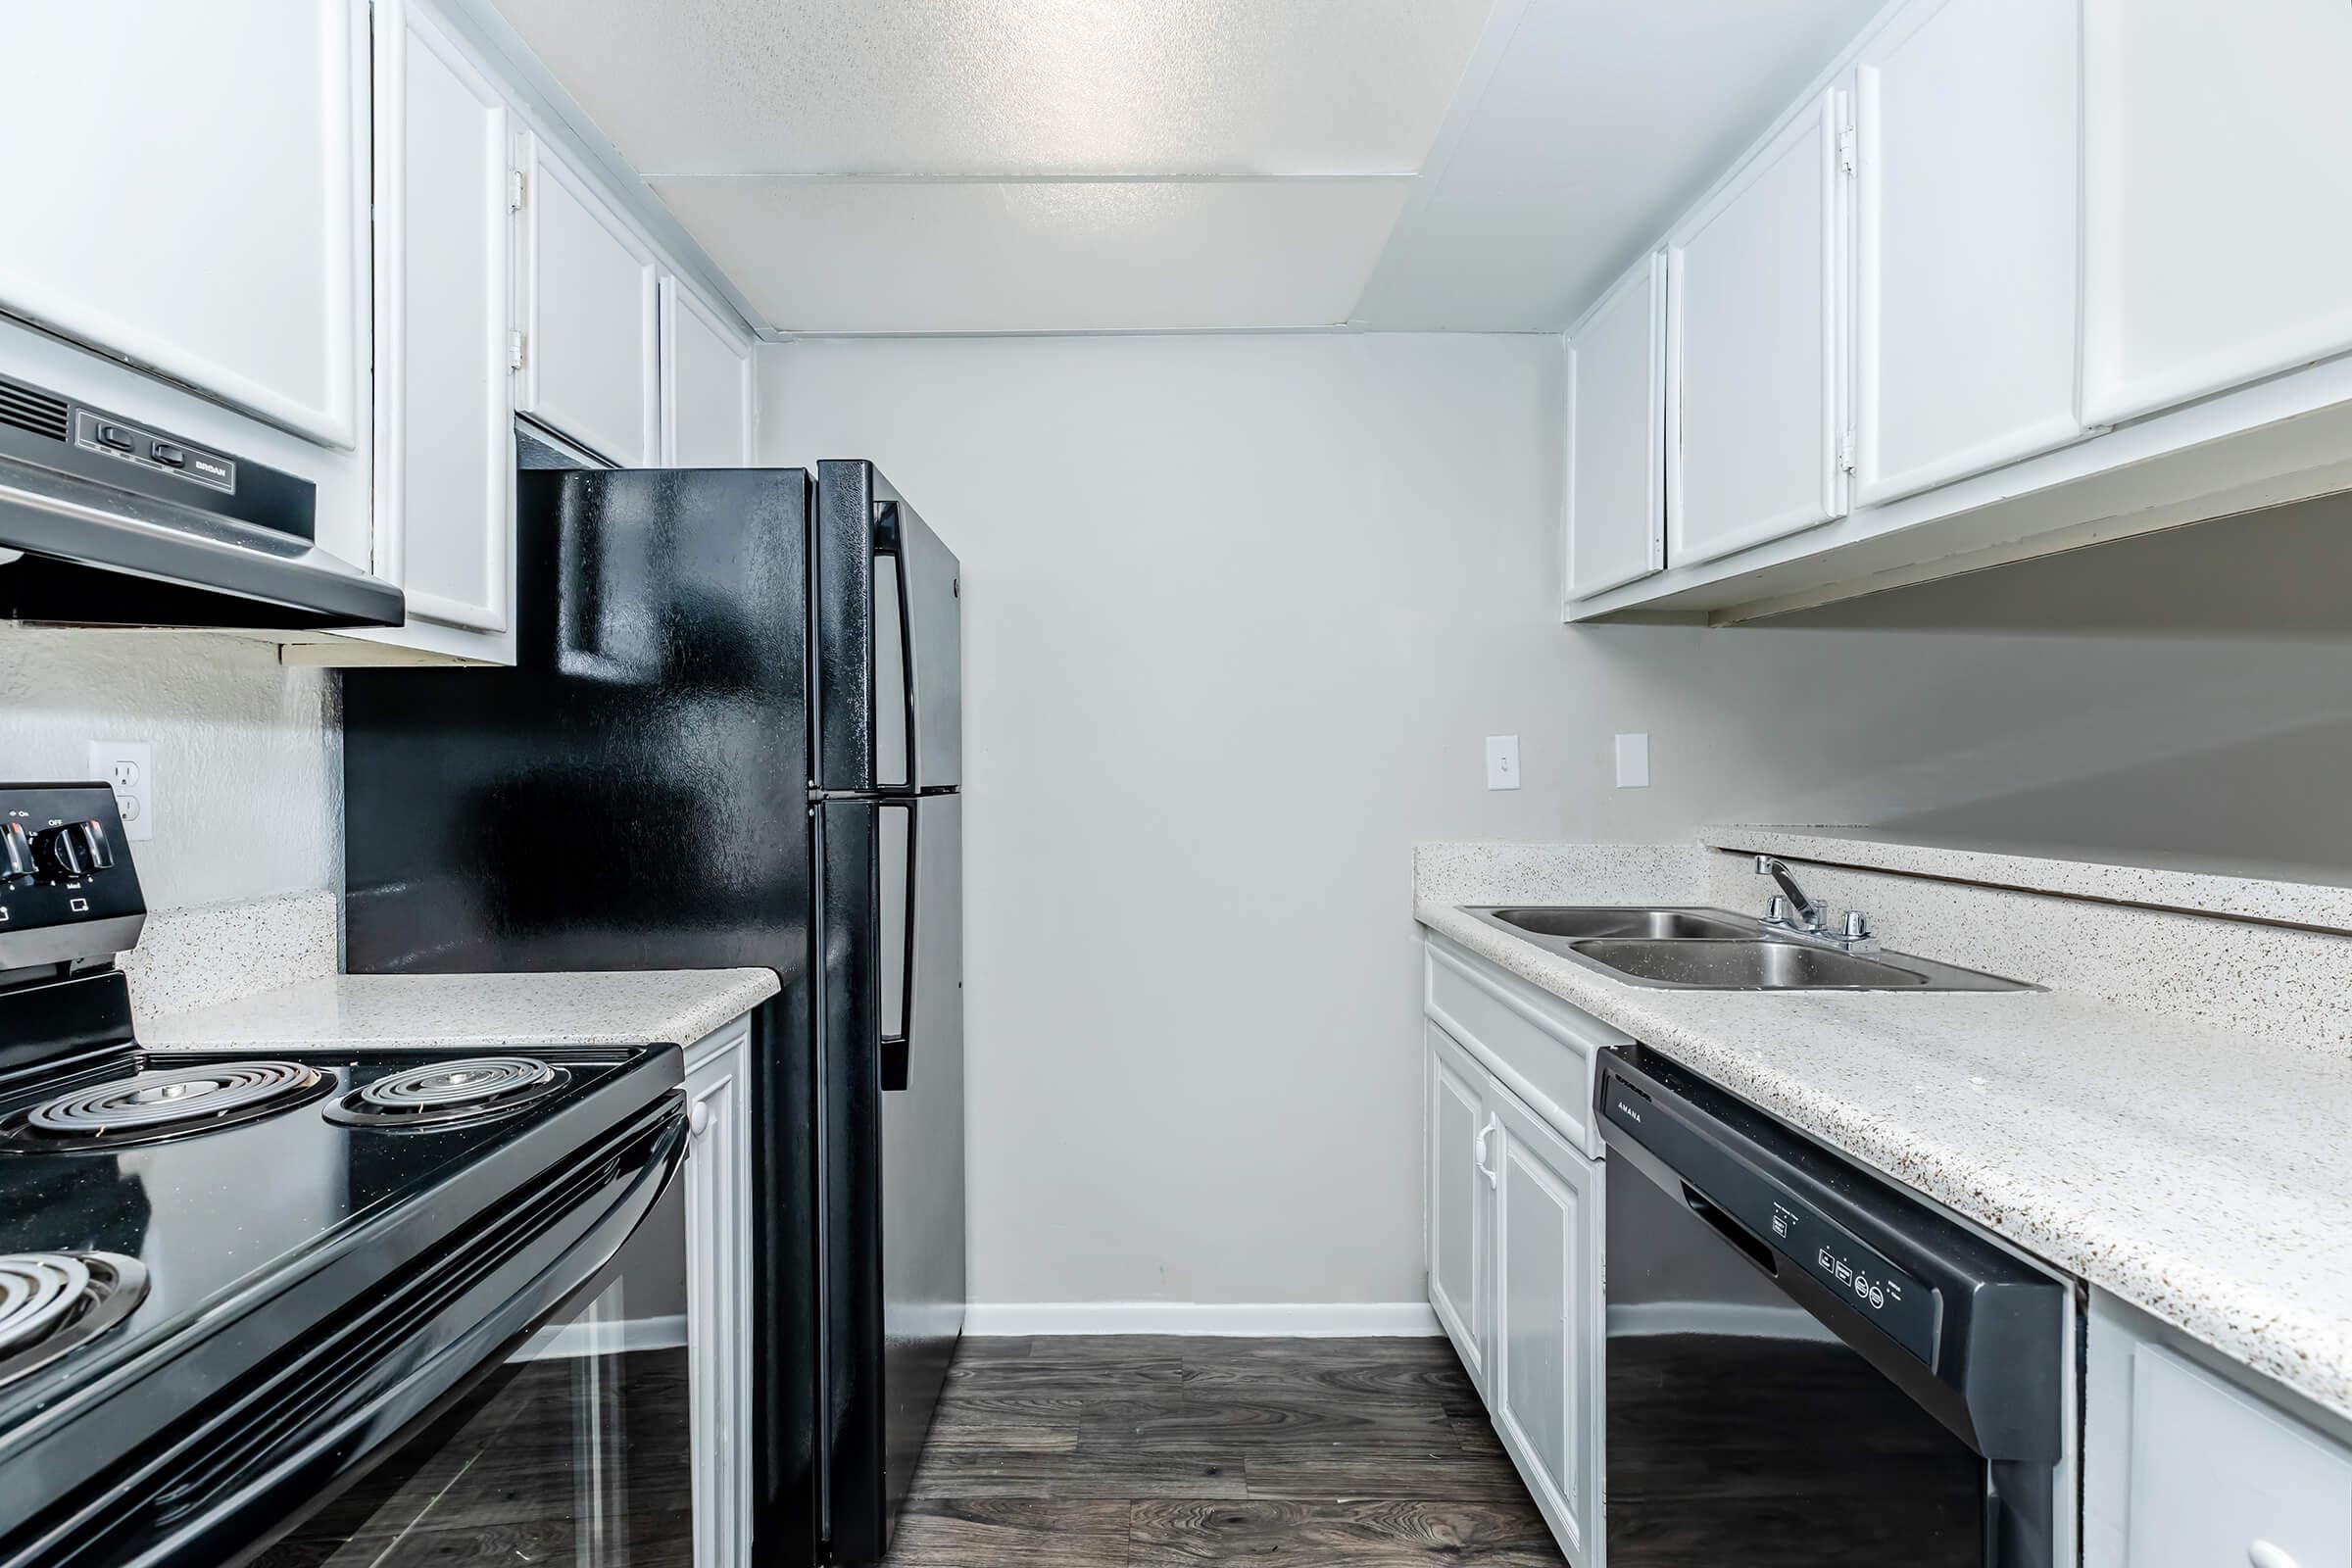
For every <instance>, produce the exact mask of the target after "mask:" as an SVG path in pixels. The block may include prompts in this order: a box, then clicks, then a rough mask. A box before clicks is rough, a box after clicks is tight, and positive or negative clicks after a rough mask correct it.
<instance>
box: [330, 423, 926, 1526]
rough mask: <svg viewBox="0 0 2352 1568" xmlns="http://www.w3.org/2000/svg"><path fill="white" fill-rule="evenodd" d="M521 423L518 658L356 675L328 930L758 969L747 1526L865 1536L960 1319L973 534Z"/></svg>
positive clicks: (880, 1517)
mask: <svg viewBox="0 0 2352 1568" xmlns="http://www.w3.org/2000/svg"><path fill="white" fill-rule="evenodd" d="M523 450H524V454H525V460H524V462H525V466H524V471H523V472H522V473H520V474H519V475H518V483H517V494H516V536H515V615H516V624H515V634H516V635H515V643H516V648H515V667H514V668H512V669H463V670H455V669H437V670H436V669H361V670H354V671H351V672H350V673H348V674H347V675H346V676H345V677H344V686H343V776H344V806H345V850H344V882H345V906H344V909H345V925H344V940H345V960H346V966H347V967H348V968H349V969H350V970H351V971H352V972H354V973H423V972H443V973H446V972H479V971H486V970H531V971H546V970H563V969H642V968H673V967H674V968H716V967H731V966H737V965H751V966H759V967H763V968H769V969H773V970H775V971H776V973H777V975H778V976H779V978H780V979H781V980H782V981H783V990H782V992H781V993H780V994H779V995H778V996H777V997H776V998H774V999H773V1000H772V1001H771V1002H769V1003H767V1004H765V1005H763V1006H762V1008H761V1009H760V1014H759V1015H758V1016H757V1018H756V1019H755V1029H754V1037H753V1038H754V1062H753V1069H752V1098H753V1115H754V1132H753V1139H752V1144H753V1163H754V1193H755V1198H754V1227H753V1228H754V1232H755V1236H756V1238H757V1240H756V1247H757V1253H758V1255H757V1256H755V1257H754V1259H753V1260H752V1271H753V1279H754V1281H755V1287H754V1294H755V1301H754V1310H753V1322H752V1327H751V1333H752V1346H751V1353H752V1367H753V1382H754V1400H753V1403H754V1431H753V1442H754V1451H755V1457H754V1463H753V1470H754V1505H753V1531H754V1542H753V1549H754V1560H756V1561H760V1562H766V1563H776V1564H797V1563H807V1562H839V1563H853V1564H854V1563H866V1562H872V1561H875V1560H877V1559H879V1558H880V1557H881V1556H882V1554H883V1552H884V1551H885V1550H886V1549H887V1547H888V1545H889V1542H890V1536H891V1527H892V1524H893V1521H894V1520H895V1518H896V1516H897V1513H898V1509H899V1505H900V1503H901V1502H902V1501H903V1500H904V1499H905V1496H906V1494H907V1483H908V1480H909V1478H910V1477H911V1475H912V1472H913V1468H914V1463H915V1460H916V1458H917V1456H918V1455H919V1453H920V1451H921V1448H922V1444H923V1440H924V1437H925V1435H926V1433H927V1432H928V1430H929V1427H930V1420H931V1413H932V1410H933V1408H934V1406H935V1405H936V1403H937V1401H938V1397H939V1392H940V1389H941V1387H942V1384H943V1383H944V1381H945V1378H946V1375H947V1365H948V1361H949V1359H950V1357H951V1356H952V1355H953V1353H954V1350H955V1347H956V1338H957V1336H958V1334H959V1333H960V1332H961V1328H962V1322H963V1308H964V1210H963V1003H962V950H963V932H962V818H961V803H960V797H959V795H958V783H959V778H960V753H961V727H962V726H961V716H960V715H961V684H962V682H961V669H960V664H961V654H960V628H961V615H960V604H961V600H960V585H959V583H958V580H957V571H958V568H957V564H956V557H955V555H954V554H953V553H952V552H951V551H949V549H948V548H947V547H946V546H945V545H944V544H942V543H941V542H940V540H939V537H938V536H937V535H936V534H934V533H933V532H932V531H931V530H930V528H929V527H927V526H926V525H925V524H924V522H923V520H922V518H921V517H919V516H917V515H915V513H914V511H913V509H912V508H910V507H909V506H907V503H906V502H905V500H903V499H902V498H901V497H900V496H899V495H898V494H897V493H896V492H895V491H894V490H893V489H892V488H891V487H890V486H889V484H888V483H887V482H885V481H884V479H883V478H882V476H881V475H880V474H879V473H877V472H876V471H875V470H874V468H873V466H871V465H870V464H866V463H848V462H845V463H822V464H819V465H818V466H817V468H816V473H815V475H814V477H813V479H812V478H811V477H810V476H809V473H808V472H807V471H806V470H804V469H799V468H785V469H633V470H613V469H597V468H588V467H566V466H560V465H561V464H562V463H564V461H566V460H564V459H563V458H560V457H557V456H555V455H554V454H553V452H552V449H550V448H548V447H546V446H544V445H542V444H540V443H538V442H535V441H529V440H526V441H525V442H524V443H523ZM534 462H539V463H544V464H547V465H549V466H544V467H534V466H532V464H533V463H534ZM685 1043H686V1042H680V1044H685Z"/></svg>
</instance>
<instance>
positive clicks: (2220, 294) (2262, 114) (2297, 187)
mask: <svg viewBox="0 0 2352 1568" xmlns="http://www.w3.org/2000/svg"><path fill="white" fill-rule="evenodd" d="M2082 21H2083V32H2082V51H2083V53H2082V85H2083V99H2084V101H2083V134H2084V138H2085V141H2084V148H2083V152H2084V158H2083V181H2084V184H2083V216H2084V220H2085V224H2086V228H2085V232H2084V235H2083V243H2084V258H2083V260H2084V267H2083V306H2084V311H2085V320H2084V341H2083V365H2082V371H2083V413H2084V417H2086V418H2088V419H2089V420H2090V421H2091V422H2092V423H2094V424H2108V423H2113V422H2114V421H2116V420H2119V419H2125V418H2129V417H2132V416H2134V415H2139V414H2146V413H2148V412H2150V411H2152V410H2155V409H2160V408H2164V407H2167V406H2169V405H2172V404H2177V403H2184V402H2187V401H2188V400H2190V399H2192V398H2197V397H2201V396H2204V395H2205V394H2207V393H2209V392H2216V391H2220V390H2222V389H2224V388H2226V387H2229V386H2233V385H2236V384H2237V383H2240V382H2243V381H2250V380H2253V379H2255V378H2256V377H2259V376H2263V375H2268V374H2271V373H2273V372H2275V371H2278V370H2284V369H2289V368H2293V367H2295V366H2298V365H2302V364H2305V363H2307V362H2309V361H2312V360H2317V359H2322V358H2325V357H2327V356H2328V355H2332V354H2340V353H2342V352H2344V351H2345V350H2346V349H2352V269H2347V267H2346V266H2345V258H2346V257H2347V256H2352V93H2347V92H2346V91H2345V90H2344V81H2345V74H2346V72H2347V69H2352V6H2346V5H2344V4H2342V3H2341V0H2237V3H2234V4H2231V5H2226V6H2217V5H2213V4H2210V3H2208V0H2083V19H2082Z"/></svg>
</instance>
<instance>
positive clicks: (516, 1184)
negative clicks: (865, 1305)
mask: <svg viewBox="0 0 2352 1568" xmlns="http://www.w3.org/2000/svg"><path fill="white" fill-rule="evenodd" d="M61 832H63V834H64V837H63V838H62V839H61V838H60V837H58V836H57V835H59V834H60V833H61ZM120 838H121V830H120V822H119V820H118V819H117V818H116V816H115V810H114V802H113V797H112V794H111V793H110V792H109V791H108V790H107V789H106V788H105V787H104V786H0V1564H8V1565H12V1568H13V1565H18V1564H26V1565H29V1564H76V1565H78V1564H84V1563H90V1564H96V1563H107V1564H115V1563H134V1562H135V1563H163V1562H185V1563H197V1562H202V1563H207V1564H213V1563H228V1562H244V1561H251V1560H255V1559H257V1558H260V1559H262V1560H267V1561H277V1560H287V1561H292V1560H297V1557H299V1553H297V1555H296V1556H284V1555H283V1553H284V1552H285V1551H286V1550H289V1549H292V1548H284V1547H280V1546H279V1545H278V1544H279V1543H281V1542H284V1541H288V1540H293V1541H296V1542H299V1541H300V1540H302V1539H303V1537H304V1535H305V1533H306V1531H311V1532H313V1533H316V1529H317V1527H316V1525H315V1520H316V1517H317V1516H319V1514H321V1512H322V1511H325V1510H328V1509H329V1505H330V1504H333V1503H334V1502H336V1500H337V1499H340V1498H344V1497H345V1496H346V1495H347V1494H349V1493H351V1492H352V1490H353V1488H354V1487H355V1485H356V1484H357V1483H359V1482H360V1481H361V1480H362V1479H363V1478H365V1477H366V1476H368V1474H369V1473H370V1472H372V1471H374V1470H375V1469H376V1468H377V1467H378V1466H379V1465H381V1464H383V1463H384V1462H385V1461H386V1460H388V1459H393V1458H395V1457H396V1456H402V1455H405V1456H406V1458H405V1460H404V1461H403V1462H404V1463H405V1464H406V1465H407V1467H408V1468H410V1469H415V1468H417V1461H418V1460H420V1459H421V1458H422V1457H424V1454H423V1452H422V1451H421V1450H422V1449H424V1448H430V1447H431V1446H432V1445H433V1444H435V1443H437V1442H439V1441H440V1435H441V1434H443V1433H444V1430H445V1429H448V1430H455V1429H456V1428H458V1427H461V1426H463V1425H465V1423H466V1421H469V1420H472V1419H474V1418H476V1417H477V1416H478V1415H479V1412H480V1410H481V1408H482V1407H483V1406H484V1405H485V1403H486V1402H491V1401H493V1399H494V1396H495V1393H496V1390H497V1389H498V1388H500V1387H502V1386H503V1385H504V1384H505V1383H506V1382H507V1381H509V1380H511V1379H513V1378H514V1377H515V1374H516V1372H517V1370H518V1369H519V1368H520V1367H521V1366H522V1365H523V1364H524V1363H525V1362H527V1361H529V1360H531V1359H533V1358H534V1357H537V1358H545V1357H548V1356H551V1355H563V1354H576V1353H583V1352H581V1351H580V1350H579V1347H582V1346H585V1347H586V1348H587V1350H586V1352H584V1353H589V1354H591V1355H593V1353H594V1352H595V1349H596V1347H597V1344H598V1341H597V1339H596V1337H595V1335H593V1334H590V1335H588V1336H586V1337H585V1338H583V1337H581V1336H580V1335H577V1334H574V1335H572V1336H571V1337H570V1338H569V1339H568V1340H566V1339H565V1336H564V1328H565V1325H566V1323H567V1322H568V1321H569V1318H570V1317H571V1316H573V1315H576V1314H577V1313H578V1312H579V1311H580V1310H581V1308H582V1304H583V1303H584V1302H593V1301H597V1300H601V1299H604V1298H605V1297H607V1296H609V1295H610V1294H611V1292H612V1290H613V1289H614V1288H615V1287H614V1281H615V1280H616V1279H618V1278H619V1277H620V1276H621V1275H622V1274H624V1273H625V1271H626V1270H625V1264H626V1259H625V1258H624V1256H623V1253H624V1251H626V1250H632V1249H633V1250H640V1251H642V1250H647V1249H646V1248H645V1247H644V1241H643V1233H644V1232H645V1231H646V1229H647V1227H649V1226H653V1227H657V1228H659V1227H662V1226H666V1227H669V1228H671V1229H675V1230H678V1231H679V1232H680V1235H679V1236H675V1237H669V1238H665V1239H663V1241H662V1244H661V1245H657V1246H655V1247H653V1248H652V1249H650V1250H652V1251H653V1252H655V1253H656V1254H657V1256H661V1255H670V1254H671V1252H672V1249H673V1248H676V1247H682V1224H683V1221H682V1215H681V1213H680V1212H679V1209H678V1204H677V1201H676V1200H677V1194H676V1190H675V1189H676V1183H675V1181H674V1179H673V1178H674V1176H675V1173H676V1170H677V1168H678V1163H679V1161H680V1160H681V1159H682V1158H683V1153H684V1149H685V1143H686V1118H685V1112H684V1105H683V1101H682V1097H681V1096H680V1095H679V1094H678V1092H677V1088H678V1084H679V1082H680V1076H681V1069H680V1055H679V1052H678V1050H677V1048H675V1047H674V1046H666V1045H653V1046H643V1047H622V1048H567V1049H559V1050H539V1049H532V1050H527V1051H524V1050H495V1051H482V1052H456V1051H448V1052H433V1053H426V1052H422V1051H419V1050H416V1049H395V1048H386V1049H381V1050H370V1051H367V1052H351V1051H284V1050H270V1051H268V1052H257V1053H252V1054H245V1053H238V1052H223V1051H207V1052H201V1053H199V1052H179V1051H173V1052H149V1051H145V1050H143V1049H141V1048H140V1046H139V1045H138V1042H137V1036H136V1032H135V1029H134V1028H133V1027H132V1021H131V1017H130V1007H129V1000H128V993H127V988H126V986H125V983H124V981H123V976H122V975H121V973H120V972H119V971H118V970H117V969H116V968H115V966H114V958H115V956H116V955H117V954H118V953H119V952H120V951H122V950H123V949H124V948H127V947H128V946H129V945H130V943H131V942H132V941H134V940H135V938H136V935H137V928H138V924H139V921H140V920H141V919H143V915H144V909H143V905H142V903H141V899H140V895H139V890H138V885H137V878H136V873H135V871H134V869H133V868H132V866H131V865H130V863H129V858H128V855H127V853H126V852H125V851H123V850H122V849H120V848H118V845H119V841H120ZM222 961H223V962H233V961H235V959H234V955H233V954H224V955H222ZM678 1255H682V1253H680V1254H678ZM608 1304H609V1303H608ZM566 1345H568V1346H570V1347H572V1348H571V1349H569V1350H565V1349H564V1348H563V1347H564V1346H566ZM551 1346H553V1347H557V1348H555V1349H551V1348H550V1347H551ZM420 1440H421V1446H420ZM587 1457H589V1458H594V1457H595V1456H593V1455H591V1456H587ZM362 1492H363V1494H364V1492H365V1489H362ZM601 1506H602V1505H601V1504H600V1503H598V1502H597V1501H596V1500H595V1499H590V1500H589V1501H587V1502H586V1503H583V1504H581V1505H580V1506H579V1507H577V1508H574V1507H573V1506H572V1504H571V1503H570V1502H566V1503H565V1504H564V1512H565V1517H566V1518H570V1517H571V1515H572V1514H575V1513H576V1514H581V1515H588V1514H595V1513H597V1512H598V1510H599V1508H600V1507H601ZM572 1528H573V1529H574V1531H575V1534H576V1530H577V1528H578V1521H577V1520H573V1522H572ZM379 1545H380V1544H379ZM273 1551H274V1552H278V1553H279V1555H277V1556H271V1555H270V1553H272V1552H273ZM330 1555H331V1554H330ZM300 1560H314V1561H315V1560H326V1559H325V1558H322V1557H320V1556H319V1555H317V1554H313V1555H312V1556H310V1557H307V1558H301V1559H300ZM337 1560H340V1559H337ZM582 1560H590V1559H585V1558H584V1559H582Z"/></svg>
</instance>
